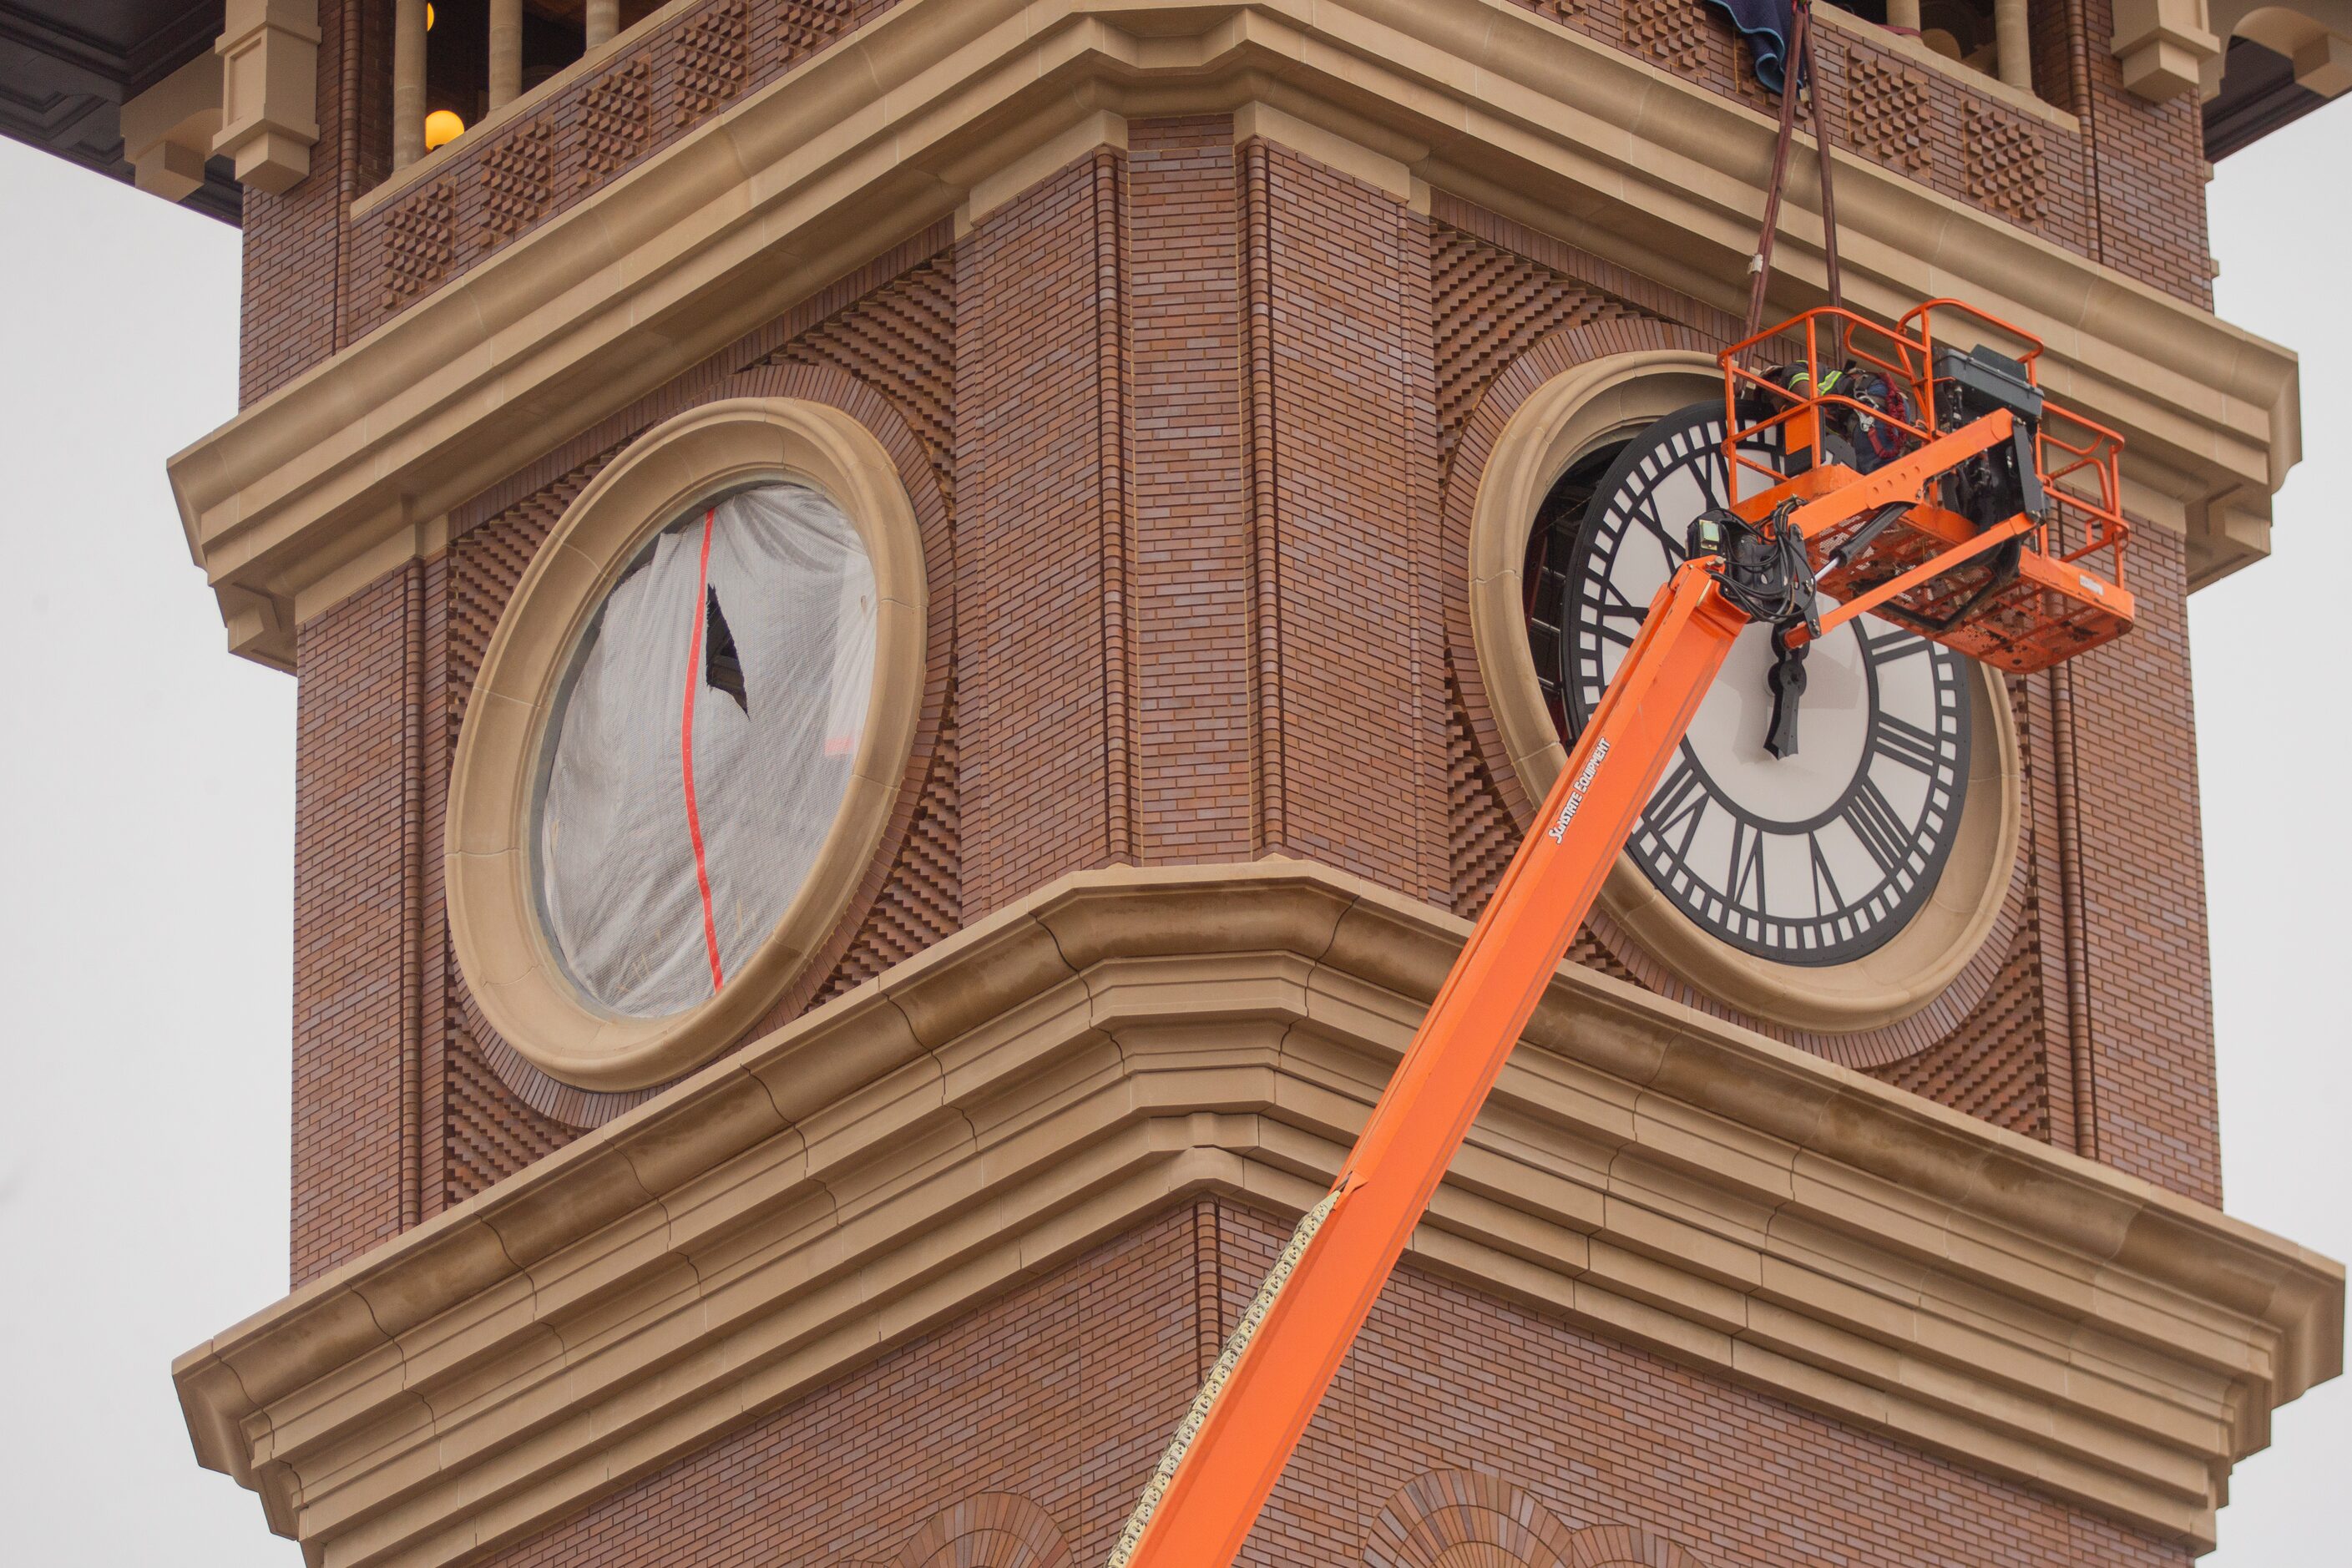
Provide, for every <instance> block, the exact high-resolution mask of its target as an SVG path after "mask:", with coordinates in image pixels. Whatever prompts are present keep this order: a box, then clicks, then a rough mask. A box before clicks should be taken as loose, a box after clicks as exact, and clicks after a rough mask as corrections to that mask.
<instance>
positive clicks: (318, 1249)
mask: <svg viewBox="0 0 2352 1568" xmlns="http://www.w3.org/2000/svg"><path fill="white" fill-rule="evenodd" d="M423 600H424V594H423V574H422V572H421V571H419V570H417V569H415V568H413V567H412V568H407V569H404V570H402V571H400V572H396V573H394V574H392V575H391V576H389V577H386V578H384V579H383V581H381V582H379V583H377V584H375V585H374V586H373V587H371V588H368V589H367V590H365V591H364V592H362V593H361V594H358V595H354V596H353V597H352V598H351V599H350V600H348V601H346V602H345V603H343V604H342V605H339V606H337V607H336V608H335V609H333V610H331V611H329V612H328V613H326V614H325V615H322V616H318V617H317V618H315V619H313V620H311V621H309V622H307V623H305V624H304V625H303V626H302V627H301V630H300V635H299V642H298V651H299V660H300V668H301V671H302V674H301V677H300V680H299V685H298V687H297V692H296V703H295V751H294V769H295V787H294V1068H293V1114H294V1130H293V1216H292V1226H291V1232H292V1236H291V1240H292V1246H291V1274H292V1278H293V1282H294V1283H295V1284H297V1285H299V1284H301V1283H302V1282H303V1281H305V1280H307V1279H312V1278H314V1277H315V1276H317V1275H320V1274H322V1273H324V1272H325V1271H327V1270H328V1269H330V1268H333V1267H334V1266H335V1265H336V1264H338V1263H341V1262H342V1261H343V1260H344V1259H346V1258H352V1257H355V1256H357V1255H358V1254H359V1253H362V1252H364V1251H365V1250H367V1249H368V1248H369V1247H373V1246H374V1245H375V1244H376V1243H378V1242H380V1241H383V1240H386V1239H388V1238H390V1237H394V1236H395V1235H397V1234H399V1232H400V1229H401V1227H402V1226H403V1224H404V1222H405V1223H414V1220H415V1214H414V1209H413V1194H411V1193H410V1191H409V1190H408V1180H409V1177H410V1174H411V1173H410V1172H409V1169H408V1161H407V1159H406V1157H405V1152H406V1147H407V1145H406V1142H405V1141H404V1136H403V1123H404V1115H407V1116H411V1117H413V1115H414V1108H413V1105H412V1104H411V1103H410V1095H411V1093H412V1092H413V1084H414V1079H413V1073H414V1069H415V1062H414V1056H413V1049H412V1047H413V1043H414V1034H415V1027H414V1014H413V1012H412V1008H413V1005H414V999H415V991H414V973H415V968H414V965H415V946H414V938H413V936H412V935H411V934H410V933H411V929H412V926H413V923H414V921H415V916H416V912H417V908H418V900H417V896H416V895H417V891H418V889H417V883H416V875H417V870H418V867H419V858H420V850H421V844H420V841H419V839H418V837H417V835H418V832H419V827H418V826H416V824H415V822H414V821H413V820H412V819H413V817H414V816H415V813H416V812H417V811H418V809H419V807H420V805H421V797H420V795H419V793H418V792H417V790H416V788H415V760H416V758H417V756H418V754H419V741H420V728H421V723H422V713H421V692H420V690H419V687H418V684H417V676H418V670H419V668H420V661H419V658H418V655H419V653H420V651H421V647H422V640H423V639H422V633H423V609H424V604H423Z"/></svg>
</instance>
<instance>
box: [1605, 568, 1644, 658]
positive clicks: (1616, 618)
mask: <svg viewBox="0 0 2352 1568" xmlns="http://www.w3.org/2000/svg"><path fill="white" fill-rule="evenodd" d="M1592 614H1593V616H1595V617H1596V618H1595V619H1594V621H1593V624H1592V629H1593V630H1594V631H1596V632H1599V633H1600V634H1601V636H1602V637H1607V638H1608V639H1609V640H1610V641H1611V642H1613V643H1615V644H1616V645H1617V646H1618V647H1633V637H1634V635H1635V634H1636V633H1638V632H1639V631H1640V630H1641V629H1642V623H1643V621H1644V620H1646V619H1648V618H1649V614H1650V612H1649V611H1648V610H1646V609H1644V608H1643V607H1642V606H1641V605H1637V604H1635V603H1633V600H1631V599H1629V598H1627V597H1626V596H1625V594H1624V590H1622V589H1621V588H1620V587H1618V586H1617V584H1615V583H1613V582H1611V581H1609V580H1608V579H1606V578H1603V579H1602V580H1601V597H1600V599H1599V600H1598V602H1596V603H1594V605H1592Z"/></svg>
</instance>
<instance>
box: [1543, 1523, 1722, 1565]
mask: <svg viewBox="0 0 2352 1568" xmlns="http://www.w3.org/2000/svg"><path fill="white" fill-rule="evenodd" d="M1569 1568H1706V1562H1705V1560H1704V1559H1702V1558H1701V1557H1700V1556H1699V1555H1698V1554H1697V1553H1696V1552H1686V1551H1685V1550H1684V1549H1683V1548H1682V1547H1680V1546H1677V1545H1675V1543H1674V1542H1671V1541H1668V1540H1667V1539H1666V1538H1665V1537H1664V1536H1662V1535H1652V1534H1651V1533H1650V1532H1649V1531H1646V1530H1636V1529H1634V1528H1633V1526H1632V1525H1630V1524H1602V1525H1596V1526H1594V1527H1593V1528H1592V1529H1591V1530H1580V1531H1577V1532H1576V1545H1575V1549H1574V1552H1573V1554H1572V1555H1571V1556H1570V1558H1569Z"/></svg>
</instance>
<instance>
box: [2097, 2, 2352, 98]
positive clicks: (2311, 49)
mask: <svg viewBox="0 0 2352 1568" xmlns="http://www.w3.org/2000/svg"><path fill="white" fill-rule="evenodd" d="M2141 3H2149V0H2141ZM2154 3H2159V4H2163V5H2187V4H2189V3H2191V0H2154ZM2195 3H2196V4H2197V5H2198V9H2199V11H2200V16H2201V19H2202V21H2203V22H2204V24H2205V26H2208V27H2210V29H2211V30H2212V32H2213V34H2214V35H2215V36H2216V37H2218V38H2220V39H2221V43H2219V44H2218V45H2217V46H2216V47H2215V52H2214V53H2213V54H2211V55H2210V56H2208V57H2207V58H2205V59H2204V61H2203V62H2202V65H2201V70H2202V79H2201V80H2200V84H2199V86H2200V90H2201V92H2202V93H2203V95H2204V96H2205V97H2206V98H2208V99H2210V98H2211V97H2213V96H2214V94H2216V93H2218V92H2220V91H2221V67H2222V63H2223V58H2224V57H2225V56H2226V55H2227V54H2228V52H2229V42H2228V40H2229V39H2231V38H2232V37H2244V38H2251V39H2252V40H2253V41H2254V42H2255V43H2257V44H2260V45H2262V46H2263V47H2265V48H2268V49H2271V50H2273V51H2274V52H2276V53H2278V54H2282V55H2284V56H2285V57H2286V58H2287V59H2288V61H2289V62H2290V63H2291V64H2292V65H2293V66H2294V81H2295V85H2296V86H2297V87H2300V88H2303V89H2305V90H2306V91H2309V92H2315V93H2317V94H2318V95H2319V96H2320V97H2322V98H2335V97H2336V96H2338V95H2340V94H2341V93H2342V92H2343V91H2344V89H2346V88H2347V87H2352V0H2292V3H2291V4H2288V5H2275V4H2272V3H2271V0H2195ZM2116 16H2117V26H2116V53H2117V54H2119V55H2120V54H2122V53H2123V44H2122V34H2123V28H2122V25H2121V17H2122V16H2123V12H2122V11H2121V10H2120V9H2118V10H2117V12H2116ZM2125 79H2126V81H2127V82H2128V81H2129V80H2130V68H2129V65H2128V63H2127V64H2126V68H2125Z"/></svg>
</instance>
